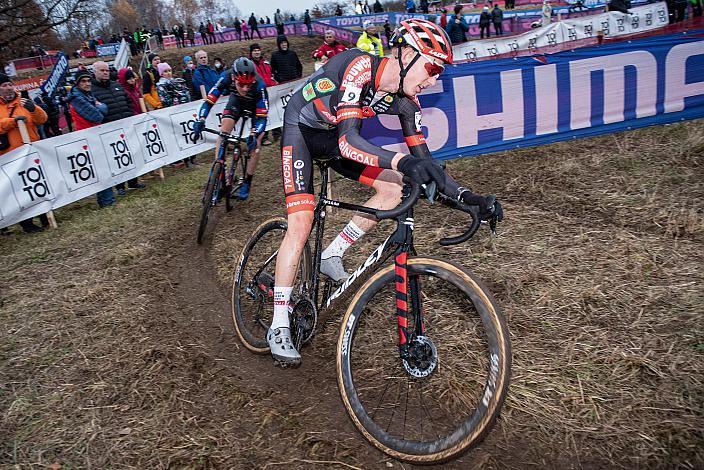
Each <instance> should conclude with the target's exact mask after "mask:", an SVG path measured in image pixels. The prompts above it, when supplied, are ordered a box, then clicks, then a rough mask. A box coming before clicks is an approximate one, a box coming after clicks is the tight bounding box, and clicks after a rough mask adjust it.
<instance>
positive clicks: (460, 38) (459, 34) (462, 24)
mask: <svg viewBox="0 0 704 470" xmlns="http://www.w3.org/2000/svg"><path fill="white" fill-rule="evenodd" d="M458 20H459V21H458ZM445 31H447V35H448V36H450V41H451V42H452V44H460V43H463V42H465V41H466V40H467V38H466V37H465V33H466V32H467V31H469V25H467V21H465V19H464V16H462V14H461V13H458V14H456V15H455V16H454V18H452V19H451V20H450V21H448V22H447V27H446V28H445Z"/></svg>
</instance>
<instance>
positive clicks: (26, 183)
mask: <svg viewBox="0 0 704 470" xmlns="http://www.w3.org/2000/svg"><path fill="white" fill-rule="evenodd" d="M34 163H35V165H34V166H30V167H29V168H26V169H24V170H21V171H18V172H17V176H19V177H20V178H22V191H24V192H25V193H27V195H28V196H29V199H30V201H31V202H34V201H35V200H36V199H42V198H45V197H47V196H49V195H51V189H49V185H48V184H47V181H46V177H45V176H44V168H42V165H41V161H40V160H39V159H38V158H35V159H34Z"/></svg>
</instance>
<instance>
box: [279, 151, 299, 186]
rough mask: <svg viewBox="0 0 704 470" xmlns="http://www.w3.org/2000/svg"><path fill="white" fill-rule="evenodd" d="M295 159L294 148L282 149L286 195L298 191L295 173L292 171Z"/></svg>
mask: <svg viewBox="0 0 704 470" xmlns="http://www.w3.org/2000/svg"><path fill="white" fill-rule="evenodd" d="M292 159H293V147H292V146H290V145H289V146H287V147H284V148H283V149H281V160H282V169H283V176H284V193H285V194H290V193H293V192H295V191H296V188H295V187H294V185H293V171H292V169H291V160H292Z"/></svg>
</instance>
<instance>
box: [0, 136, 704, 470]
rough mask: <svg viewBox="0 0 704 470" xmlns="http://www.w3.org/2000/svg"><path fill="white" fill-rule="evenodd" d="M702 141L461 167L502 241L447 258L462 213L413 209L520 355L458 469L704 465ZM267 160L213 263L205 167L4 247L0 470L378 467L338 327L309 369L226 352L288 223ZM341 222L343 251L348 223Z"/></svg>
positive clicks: (353, 194) (381, 460)
mask: <svg viewBox="0 0 704 470" xmlns="http://www.w3.org/2000/svg"><path fill="white" fill-rule="evenodd" d="M702 126H703V123H702V122H696V123H689V124H684V125H678V126H668V127H662V128H654V129H650V130H646V131H638V132H634V133H625V134H619V135H617V136H608V137H603V138H598V139H589V140H584V141H580V146H579V150H580V152H579V153H576V152H575V147H574V143H570V144H556V145H552V146H548V147H541V148H539V149H528V150H525V151H521V152H513V153H508V154H503V155H496V156H491V157H485V158H482V159H471V160H464V161H458V162H453V163H451V164H450V168H451V170H452V172H453V174H455V176H457V177H458V179H461V180H463V181H471V182H472V185H473V186H474V188H475V189H477V190H478V191H495V192H497V193H498V194H499V195H500V197H501V198H502V200H503V201H504V203H505V204H504V206H505V208H506V213H507V219H506V221H505V222H504V223H503V224H502V227H501V237H500V238H498V239H496V240H491V239H490V238H489V237H488V236H487V235H486V233H483V234H482V235H481V236H480V237H478V239H477V240H475V241H473V242H472V243H470V244H467V245H464V246H460V247H455V248H452V249H440V248H438V247H437V245H435V240H436V239H437V238H438V236H439V234H440V233H445V234H447V233H452V232H454V229H455V227H456V224H457V223H458V221H457V219H456V218H452V217H451V216H448V214H447V213H446V212H442V211H437V210H436V209H435V208H428V206H427V205H422V206H421V207H420V209H419V211H418V214H417V220H418V222H417V225H416V230H417V234H418V240H417V246H418V248H419V251H421V252H424V253H434V254H436V255H441V256H445V257H449V258H451V259H456V260H458V261H461V262H462V263H464V264H466V265H468V266H471V267H472V269H473V270H475V271H476V272H477V273H478V274H479V275H480V277H481V278H483V279H484V280H486V281H487V283H488V284H489V286H490V288H491V290H492V291H493V292H494V294H495V295H496V297H497V299H498V301H499V303H500V304H501V306H502V308H503V309H504V311H505V313H506V315H507V317H508V320H509V327H510V329H511V333H512V342H513V348H514V369H513V379H512V384H511V388H510V392H509V393H510V394H509V399H508V401H507V403H506V406H505V408H504V412H503V415H502V418H501V419H500V420H499V423H498V425H497V426H496V428H495V429H494V431H493V432H492V433H491V435H490V436H489V438H488V439H487V440H486V441H485V442H484V444H482V445H481V446H480V447H478V448H477V449H476V450H474V451H472V452H471V453H469V454H468V455H467V456H465V457H464V458H463V459H462V460H460V461H456V462H454V463H453V464H452V466H451V467H454V468H527V467H538V468H559V469H562V468H674V467H680V468H701V467H702V466H704V455H703V454H702V450H701V449H702V448H704V436H702V431H701V430H702V429H703V428H704V426H702V423H703V422H704V410H703V409H702V406H703V405H702V403H704V400H703V399H702V397H704V387H703V386H702V379H701V378H702V371H703V370H704V356H703V352H702V351H704V346H703V345H704V328H703V326H702V316H701V305H702V302H703V301H704V297H703V294H702V290H701V285H702V272H701V266H702V265H704V258H703V256H704V255H703V254H702V253H704V250H702V241H703V239H702V236H703V234H704V232H703V230H704V223H702V221H703V220H704V219H703V214H702V212H701V201H702V200H704V190H703V186H702V181H704V178H702V176H703V175H702V170H701V168H702V166H701V158H702V154H703V153H702V152H704V141H703V140H702V137H701V135H702ZM262 163H263V164H262V167H261V170H260V173H259V174H258V176H257V177H256V178H255V183H254V184H255V189H254V193H253V197H252V199H251V200H250V201H248V202H246V203H245V204H243V205H241V206H240V207H239V208H238V209H236V210H235V211H233V213H231V214H229V215H227V216H223V217H222V218H221V220H219V223H218V230H217V234H216V235H215V236H214V237H211V238H209V240H208V243H207V244H206V245H205V246H204V247H198V246H197V245H196V244H195V242H194V239H195V223H196V220H197V211H198V197H199V188H200V185H201V184H202V182H203V181H204V180H205V174H206V171H207V169H206V168H205V166H202V167H200V168H199V169H197V170H192V171H179V172H176V173H174V174H172V175H170V176H169V178H168V179H167V181H166V183H163V184H162V183H159V182H157V181H155V180H150V181H148V183H149V188H148V189H147V190H146V191H143V192H133V193H130V194H129V195H128V196H127V197H126V198H125V199H123V200H121V202H120V204H119V205H118V207H115V208H114V209H109V210H100V211H99V210H97V209H95V208H94V202H93V201H92V200H86V201H82V202H80V203H78V204H76V205H74V206H71V207H67V208H65V209H62V210H60V211H58V217H59V219H60V223H61V228H60V230H59V231H58V232H49V233H43V234H40V235H37V236H32V237H29V236H23V235H16V236H13V237H11V238H9V239H2V240H0V253H1V255H0V260H1V261H0V262H1V263H2V266H3V268H4V272H5V276H4V279H3V284H2V290H1V291H0V320H1V321H2V324H3V325H4V326H3V328H2V329H1V330H0V364H1V366H0V374H1V375H0V387H1V388H0V419H1V420H2V423H1V425H0V440H1V442H2V447H1V448H0V465H8V466H9V465H12V464H19V465H21V466H22V467H26V468H29V467H32V466H43V465H48V464H52V463H60V464H62V465H64V466H66V467H71V468H75V467H80V468H155V467H159V468H161V467H177V468H212V467H217V468H233V467H234V468H251V467H256V468H277V467H279V466H280V465H279V464H282V463H284V462H289V463H290V464H291V465H292V466H294V467H295V468H326V467H335V466H337V467H339V468H349V466H354V467H358V468H386V462H388V461H389V460H388V459H387V458H386V457H385V456H384V455H382V454H381V453H379V452H377V451H375V450H374V449H373V448H371V447H370V446H369V445H367V444H366V442H365V441H363V440H362V439H361V438H360V437H359V436H358V434H357V433H356V432H355V431H354V429H353V426H352V425H351V423H350V421H349V419H348V418H347V416H346V415H345V414H344V412H343V408H342V406H341V402H340V399H339V396H338V392H337V388H336V383H335V379H334V358H333V346H332V342H333V341H334V337H335V333H336V331H335V329H336V328H335V326H334V325H333V327H332V328H329V329H328V330H326V332H325V333H324V334H322V335H320V336H319V337H318V338H316V340H315V342H314V345H313V346H312V347H310V348H307V349H305V350H304V360H305V362H304V365H303V366H302V367H301V368H300V369H298V370H297V371H283V370H280V369H277V368H275V367H273V366H272V363H271V360H270V359H269V358H268V357H266V356H253V355H251V354H250V353H249V352H247V351H245V350H244V348H242V347H241V346H240V345H239V343H238V341H237V340H236V338H235V337H234V334H233V328H232V326H231V320H230V318H229V299H228V295H229V289H228V285H227V283H228V282H229V276H230V273H231V269H232V266H233V263H232V259H233V258H234V257H235V256H237V255H238V254H239V251H240V249H241V246H242V244H243V242H244V239H245V238H246V236H247V235H248V234H249V233H250V232H251V230H252V229H253V228H254V227H255V226H256V225H257V224H258V223H259V222H261V221H262V220H264V219H265V218H268V217H271V216H275V215H278V214H281V213H282V207H283V206H282V204H281V198H282V196H281V194H280V193H281V191H280V186H279V184H278V178H279V172H280V168H279V167H278V165H277V158H276V157H275V155H274V150H273V149H272V148H268V149H267V150H266V153H265V159H264V161H263V162H262ZM336 190H338V191H339V192H340V193H341V194H342V195H343V196H344V197H345V198H352V199H356V200H359V199H360V197H361V196H360V195H361V194H362V193H359V192H358V190H357V189H355V186H354V185H352V184H349V183H340V184H339V185H338V186H336ZM331 220H332V223H331V224H330V226H329V229H330V230H329V231H328V235H329V236H332V235H334V233H335V231H334V230H335V227H338V228H339V227H340V225H341V224H342V223H343V222H344V220H345V219H344V216H343V215H342V214H341V213H339V214H336V215H335V216H334V217H333V218H332V219H331ZM382 231H383V229H382V230H379V231H378V232H377V233H375V234H374V235H370V236H369V237H367V239H366V241H365V242H363V243H361V244H360V246H359V248H358V249H357V248H356V249H355V250H357V251H355V252H354V253H353V254H352V256H351V259H352V260H354V259H357V260H358V259H359V258H360V257H363V256H365V255H366V252H367V251H368V248H369V247H371V245H372V244H373V243H374V242H375V241H376V240H378V239H379V238H380V237H381V236H382V233H381V232H382ZM332 462H337V464H333V463H332ZM392 465H393V468H401V464H399V463H397V462H393V464H392ZM405 468H409V466H407V465H406V466H405ZM445 468H448V467H447V466H446V467H445Z"/></svg>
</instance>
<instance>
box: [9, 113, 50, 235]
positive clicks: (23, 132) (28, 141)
mask: <svg viewBox="0 0 704 470" xmlns="http://www.w3.org/2000/svg"><path fill="white" fill-rule="evenodd" d="M17 127H18V128H19V130H20V135H21V136H22V142H24V143H25V144H31V143H32V139H30V138H29V131H28V130H27V123H26V122H24V121H17ZM46 218H47V219H48V220H49V226H50V227H51V228H59V225H58V224H57V223H56V217H54V211H49V212H47V213H46Z"/></svg>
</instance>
